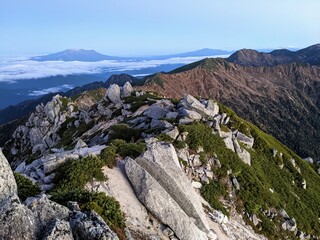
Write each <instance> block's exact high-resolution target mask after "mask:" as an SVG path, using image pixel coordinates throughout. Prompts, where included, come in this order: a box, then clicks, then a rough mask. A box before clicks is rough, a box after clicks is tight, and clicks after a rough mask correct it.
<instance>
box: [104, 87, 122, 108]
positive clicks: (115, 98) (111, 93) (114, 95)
mask: <svg viewBox="0 0 320 240" xmlns="http://www.w3.org/2000/svg"><path fill="white" fill-rule="evenodd" d="M120 91H121V90H120V87H119V86H118V85H117V84H112V85H111V86H110V87H109V88H108V90H107V93H106V96H107V97H108V99H109V100H110V101H111V102H113V103H115V104H117V103H120V102H121V98H120Z"/></svg>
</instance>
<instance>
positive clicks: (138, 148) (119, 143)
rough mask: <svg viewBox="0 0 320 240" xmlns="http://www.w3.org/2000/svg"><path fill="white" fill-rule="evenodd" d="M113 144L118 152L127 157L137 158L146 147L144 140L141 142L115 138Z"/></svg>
mask: <svg viewBox="0 0 320 240" xmlns="http://www.w3.org/2000/svg"><path fill="white" fill-rule="evenodd" d="M111 145H112V146H114V147H116V149H117V154H119V155H120V156H121V157H123V158H125V157H127V156H129V157H132V158H136V157H138V156H140V155H141V153H143V152H144V151H145V149H146V145H145V144H144V143H142V142H139V143H127V142H125V141H124V140H121V139H115V140H113V141H112V142H111Z"/></svg>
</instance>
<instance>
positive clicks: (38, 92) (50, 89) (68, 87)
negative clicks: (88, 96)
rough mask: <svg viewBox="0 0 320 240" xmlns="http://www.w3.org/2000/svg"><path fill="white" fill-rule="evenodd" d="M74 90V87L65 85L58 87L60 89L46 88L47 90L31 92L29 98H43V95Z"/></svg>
mask: <svg viewBox="0 0 320 240" xmlns="http://www.w3.org/2000/svg"><path fill="white" fill-rule="evenodd" d="M72 88H73V86H72V85H68V84H63V85H62V86H58V87H52V88H45V89H42V90H34V91H32V92H30V93H29V94H28V95H29V96H42V95H45V94H48V93H54V92H60V91H65V90H69V89H72Z"/></svg>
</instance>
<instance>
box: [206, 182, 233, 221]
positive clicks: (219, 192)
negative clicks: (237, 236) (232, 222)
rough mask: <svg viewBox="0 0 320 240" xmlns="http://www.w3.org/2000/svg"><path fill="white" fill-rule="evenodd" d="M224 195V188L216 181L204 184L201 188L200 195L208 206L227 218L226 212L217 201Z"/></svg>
mask: <svg viewBox="0 0 320 240" xmlns="http://www.w3.org/2000/svg"><path fill="white" fill-rule="evenodd" d="M226 193H227V190H226V187H225V186H224V185H222V184H220V183H219V182H216V181H211V182H210V183H209V184H205V183H204V184H203V186H202V188H201V195H202V196H203V198H204V199H205V200H206V201H207V202H208V203H209V204H210V206H211V207H212V208H214V209H217V210H220V211H221V212H223V213H224V214H225V215H227V216H229V213H228V211H227V210H226V209H225V208H224V207H223V205H222V204H221V202H220V201H219V197H220V196H224V195H226Z"/></svg>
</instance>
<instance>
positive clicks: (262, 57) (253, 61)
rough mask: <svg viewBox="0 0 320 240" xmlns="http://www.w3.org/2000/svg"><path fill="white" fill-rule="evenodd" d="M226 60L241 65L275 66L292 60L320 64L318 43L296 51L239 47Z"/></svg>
mask: <svg viewBox="0 0 320 240" xmlns="http://www.w3.org/2000/svg"><path fill="white" fill-rule="evenodd" d="M227 61H229V62H233V63H237V64H239V65H242V66H256V67H259V66H275V65H280V64H287V63H292V62H298V63H305V64H310V65H319V64H320V44H315V45H312V46H309V47H306V48H303V49H300V50H297V51H290V50H287V49H277V50H273V51H271V52H270V53H265V52H258V51H256V50H252V49H241V50H238V51H236V52H235V53H233V54H232V55H231V56H229V57H228V58H227Z"/></svg>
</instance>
